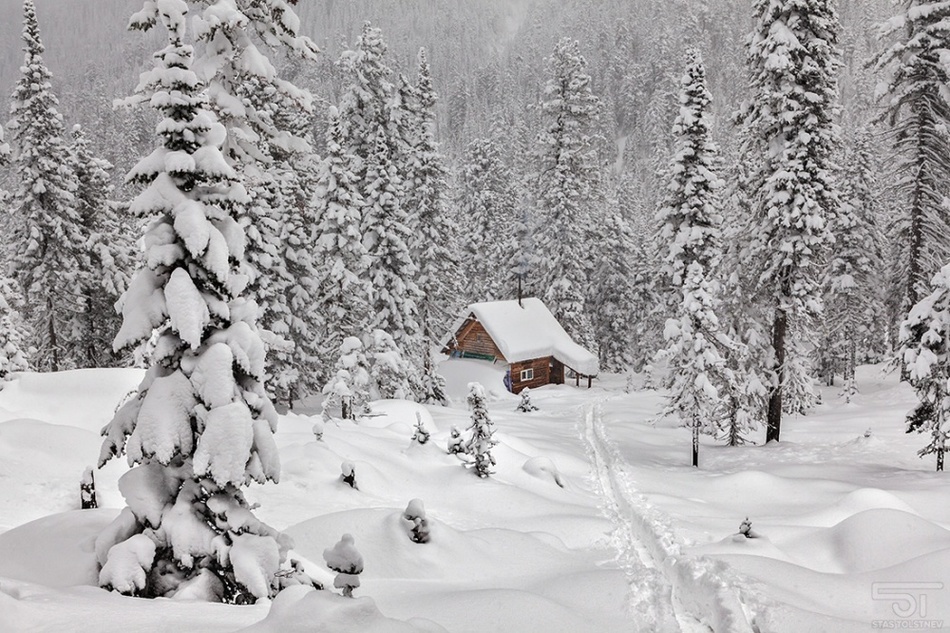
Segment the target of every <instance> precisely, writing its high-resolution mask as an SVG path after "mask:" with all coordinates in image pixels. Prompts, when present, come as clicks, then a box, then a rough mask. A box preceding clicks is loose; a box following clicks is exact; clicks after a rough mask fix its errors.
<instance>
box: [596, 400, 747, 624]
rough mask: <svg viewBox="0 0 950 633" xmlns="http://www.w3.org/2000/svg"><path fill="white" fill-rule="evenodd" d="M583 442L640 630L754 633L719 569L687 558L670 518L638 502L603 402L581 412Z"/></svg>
mask: <svg viewBox="0 0 950 633" xmlns="http://www.w3.org/2000/svg"><path fill="white" fill-rule="evenodd" d="M581 433H582V437H583V439H584V442H585V443H586V445H587V450H588V454H589V456H590V459H591V464H592V468H593V476H594V479H595V482H596V484H597V486H598V488H599V491H600V493H601V496H602V498H603V500H604V512H605V514H606V515H607V517H608V518H609V519H610V520H611V522H612V523H613V524H614V525H615V526H616V529H615V530H614V532H613V535H612V540H613V544H614V546H615V547H616V549H617V551H618V552H619V553H620V554H619V562H620V564H621V566H622V567H623V569H624V571H625V573H626V576H627V581H628V583H629V584H630V592H631V595H630V610H631V615H632V616H633V617H634V618H635V621H636V622H637V624H638V625H639V626H640V627H642V628H641V630H651V631H662V632H666V631H682V632H683V633H708V632H709V631H715V632H716V633H720V632H722V633H725V632H726V631H729V632H732V631H735V632H741V633H753V632H755V631H756V630H757V629H756V628H755V627H754V625H751V624H750V623H749V617H748V614H747V608H746V607H745V606H744V605H743V604H742V603H741V602H740V599H739V596H738V595H737V593H736V591H735V590H733V589H731V588H730V587H729V583H728V582H727V581H726V580H725V579H724V578H723V576H727V575H728V572H727V570H726V569H725V568H724V566H723V565H722V564H720V563H715V562H712V561H707V560H702V559H694V558H690V557H687V556H683V555H682V551H681V547H680V544H679V543H677V542H676V540H675V537H674V536H673V534H674V532H673V529H672V525H671V523H670V521H669V519H668V518H666V517H665V516H664V515H662V513H660V512H659V511H658V510H656V509H655V508H654V507H652V506H651V505H650V504H649V502H648V501H647V500H646V499H645V498H644V497H643V496H642V495H640V494H639V493H638V492H637V491H636V489H635V487H634V486H633V484H632V483H631V478H630V477H629V475H628V474H627V470H626V462H625V461H624V459H623V457H622V456H621V455H620V453H619V451H618V450H617V447H616V445H615V444H614V443H613V442H611V440H610V439H609V437H608V435H607V431H606V428H605V426H604V423H603V417H602V413H601V406H600V403H594V404H590V405H587V406H586V407H584V410H583V428H582V429H581Z"/></svg>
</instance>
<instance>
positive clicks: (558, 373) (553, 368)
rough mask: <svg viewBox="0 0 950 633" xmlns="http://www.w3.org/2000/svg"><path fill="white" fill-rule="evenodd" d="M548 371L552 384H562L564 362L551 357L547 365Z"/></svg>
mask: <svg viewBox="0 0 950 633" xmlns="http://www.w3.org/2000/svg"><path fill="white" fill-rule="evenodd" d="M548 371H550V372H551V373H550V378H549V382H550V383H551V384H552V385H563V384H564V363H562V362H560V361H558V360H556V359H554V358H552V359H551V362H550V364H549V365H548Z"/></svg>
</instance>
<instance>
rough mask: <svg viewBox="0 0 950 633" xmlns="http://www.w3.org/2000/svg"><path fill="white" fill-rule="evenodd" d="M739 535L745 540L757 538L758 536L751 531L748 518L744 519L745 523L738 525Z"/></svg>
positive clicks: (750, 523)
mask: <svg viewBox="0 0 950 633" xmlns="http://www.w3.org/2000/svg"><path fill="white" fill-rule="evenodd" d="M739 534H741V535H742V536H744V537H746V538H758V537H759V535H758V534H756V533H755V532H753V531H752V521H750V520H749V517H746V518H745V521H743V522H742V523H740V524H739Z"/></svg>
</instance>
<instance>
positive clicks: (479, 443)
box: [465, 382, 498, 478]
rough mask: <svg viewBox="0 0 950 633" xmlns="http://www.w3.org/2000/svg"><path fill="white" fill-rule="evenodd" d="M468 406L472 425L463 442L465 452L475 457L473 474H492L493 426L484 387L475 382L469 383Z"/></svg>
mask: <svg viewBox="0 0 950 633" xmlns="http://www.w3.org/2000/svg"><path fill="white" fill-rule="evenodd" d="M468 388H469V392H468V406H469V407H470V408H471V410H472V426H470V427H469V433H470V435H469V437H468V440H466V442H465V452H466V453H468V454H469V455H471V456H472V457H474V458H475V464H474V469H475V474H476V475H478V476H479V477H482V478H485V477H488V476H489V475H491V474H492V470H491V468H492V466H494V465H495V457H494V456H493V455H492V452H491V450H492V447H493V446H495V445H496V444H498V442H497V441H495V439H494V438H493V437H492V436H493V435H494V434H495V427H494V425H493V424H492V421H491V418H490V417H489V416H488V407H487V405H486V403H485V401H486V399H487V396H486V395H485V388H484V387H483V386H481V385H480V384H478V383H477V382H473V383H469V386H468Z"/></svg>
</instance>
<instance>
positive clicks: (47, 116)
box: [7, 0, 85, 371]
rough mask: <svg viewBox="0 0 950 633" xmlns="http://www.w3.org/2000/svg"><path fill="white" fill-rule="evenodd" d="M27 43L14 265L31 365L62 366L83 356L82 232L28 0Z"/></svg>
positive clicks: (13, 110) (14, 134)
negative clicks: (31, 349) (79, 333)
mask: <svg viewBox="0 0 950 633" xmlns="http://www.w3.org/2000/svg"><path fill="white" fill-rule="evenodd" d="M23 42H24V51H25V53H26V54H25V59H24V62H23V66H22V67H21V70H22V75H21V76H20V78H19V79H18V80H17V83H16V86H15V88H14V90H13V96H12V103H11V105H10V114H11V119H10V121H9V123H8V124H7V130H8V131H9V132H10V137H11V141H12V145H13V169H14V178H15V181H16V189H15V191H14V194H13V200H12V201H11V205H10V208H11V210H12V212H13V214H15V215H16V216H17V217H16V218H15V221H14V226H15V227H16V234H15V235H14V236H13V241H14V242H15V243H16V245H17V246H16V248H15V249H14V250H15V256H14V257H15V259H14V272H15V276H16V279H17V281H18V282H19V283H20V286H21V287H22V289H23V296H24V298H25V299H26V301H27V303H26V306H25V308H24V315H25V317H26V319H27V320H28V322H29V323H30V326H31V341H32V346H33V347H34V348H35V350H36V351H35V353H34V355H33V366H34V367H35V368H36V369H39V370H46V371H58V370H60V369H66V368H70V367H74V366H75V365H76V364H77V363H78V361H79V358H80V357H81V355H82V353H81V349H80V346H79V341H78V337H77V330H78V329H79V319H80V316H81V314H82V311H83V308H84V306H83V299H82V292H81V288H82V285H81V282H80V275H81V274H82V273H81V271H82V270H83V268H84V266H83V264H84V262H83V259H82V250H83V248H82V246H83V242H84V239H85V236H84V234H83V228H82V219H81V217H80V215H79V211H78V209H77V205H76V195H75V192H76V188H77V183H76V177H75V174H74V173H73V171H72V169H71V166H70V160H69V148H68V144H67V141H66V138H65V134H66V133H65V128H64V125H63V117H62V115H61V114H60V113H59V112H58V111H57V108H58V106H59V101H58V99H57V98H56V95H55V94H54V93H53V88H52V86H51V85H50V80H51V78H52V76H51V74H50V72H49V70H48V69H47V68H46V65H45V64H44V62H43V51H44V47H43V43H42V42H41V41H40V32H39V25H38V24H37V20H36V9H35V7H34V4H33V0H26V1H25V2H24V3H23Z"/></svg>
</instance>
